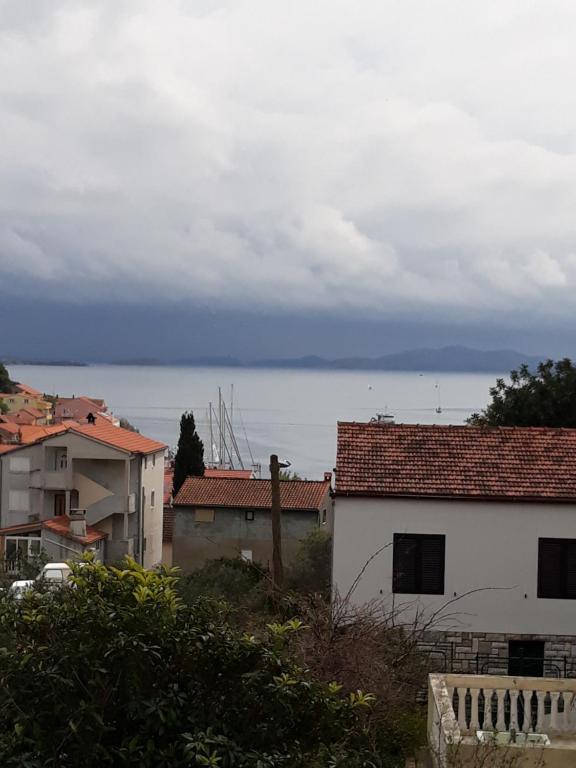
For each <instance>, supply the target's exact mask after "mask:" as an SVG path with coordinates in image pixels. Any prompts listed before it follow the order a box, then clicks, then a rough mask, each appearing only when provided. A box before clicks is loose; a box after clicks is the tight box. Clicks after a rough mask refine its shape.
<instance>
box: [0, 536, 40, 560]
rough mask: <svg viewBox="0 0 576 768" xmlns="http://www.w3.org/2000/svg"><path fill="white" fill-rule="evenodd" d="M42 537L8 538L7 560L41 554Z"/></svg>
mask: <svg viewBox="0 0 576 768" xmlns="http://www.w3.org/2000/svg"><path fill="white" fill-rule="evenodd" d="M40 548H41V545H40V536H6V559H7V560H13V559H15V558H17V557H30V556H31V555H39V554H40Z"/></svg>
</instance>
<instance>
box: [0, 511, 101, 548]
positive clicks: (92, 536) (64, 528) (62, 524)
mask: <svg viewBox="0 0 576 768" xmlns="http://www.w3.org/2000/svg"><path fill="white" fill-rule="evenodd" d="M41 528H46V529H48V530H49V531H52V533H55V534H56V535H57V536H62V537H63V538H65V539H71V540H72V541H78V542H80V544H84V545H90V544H94V543H95V542H96V541H101V540H102V539H106V538H107V537H108V534H107V533H104V531H99V530H98V529H97V528H94V527H93V526H92V525H87V526H86V536H76V535H74V534H73V533H70V518H69V517H67V516H66V515H60V516H59V517H53V518H51V519H50V520H40V521H38V522H36V523H22V524H21V525H9V526H8V527H6V528H0V536H9V535H10V534H12V533H14V534H17V533H32V532H33V531H38V532H40V529H41Z"/></svg>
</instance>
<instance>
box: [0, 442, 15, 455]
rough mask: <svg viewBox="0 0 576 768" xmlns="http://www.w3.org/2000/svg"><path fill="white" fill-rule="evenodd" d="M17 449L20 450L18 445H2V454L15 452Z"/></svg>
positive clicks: (0, 448) (0, 450)
mask: <svg viewBox="0 0 576 768" xmlns="http://www.w3.org/2000/svg"><path fill="white" fill-rule="evenodd" d="M16 448H20V446H19V445H18V444H15V445H0V453H8V451H15V450H16Z"/></svg>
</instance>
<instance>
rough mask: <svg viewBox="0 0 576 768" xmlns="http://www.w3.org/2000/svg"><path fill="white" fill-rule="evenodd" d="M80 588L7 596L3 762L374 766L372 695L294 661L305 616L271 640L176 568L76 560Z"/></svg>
mask: <svg viewBox="0 0 576 768" xmlns="http://www.w3.org/2000/svg"><path fill="white" fill-rule="evenodd" d="M72 569H73V573H74V575H73V577H72V586H71V587H60V588H58V589H45V590H43V591H42V590H32V591H30V592H29V593H26V594H25V595H24V597H23V599H22V600H21V601H14V600H12V599H9V598H5V599H3V600H2V601H0V644H1V646H2V647H1V648H0V764H1V765H2V766H4V767H5V768H16V766H18V768H22V767H23V766H26V767H27V768H56V767H58V768H77V766H83V768H96V767H98V768H112V767H114V768H124V767H125V766H134V768H135V767H136V766H138V767H139V768H184V766H212V768H216V767H217V768H280V767H282V768H321V767H322V768H325V766H333V768H336V766H341V767H342V768H344V766H346V768H368V766H382V765H384V763H383V762H382V761H381V760H380V759H378V758H376V757H375V756H374V753H373V751H372V748H371V746H370V739H369V737H368V731H367V724H368V723H369V717H370V710H371V705H372V702H371V697H370V696H368V695H366V694H363V693H362V692H361V691H358V692H357V693H356V694H354V695H353V696H350V695H349V696H344V695H343V694H342V693H341V692H340V690H339V688H338V686H330V685H326V684H323V683H318V682H315V681H314V680H313V679H312V678H311V677H310V676H309V675H308V674H307V673H305V672H304V671H303V670H302V669H301V668H300V667H298V666H297V665H296V664H295V663H294V662H292V661H291V660H290V656H289V646H290V643H291V640H292V638H293V637H294V636H297V635H298V634H299V633H301V632H302V631H303V628H302V626H301V624H300V623H299V622H298V621H293V622H289V623H287V624H278V625H273V624H272V625H270V626H269V628H268V629H267V631H266V632H267V634H266V636H265V637H263V638H262V639H257V638H255V637H253V636H251V635H248V634H244V633H242V632H241V631H240V630H238V629H234V628H233V627H231V626H230V625H229V624H228V623H227V622H226V620H225V618H224V617H223V614H222V612H221V611H220V608H219V606H218V604H217V603H214V602H213V601H206V600H201V601H198V602H196V603H194V604H193V605H189V606H187V605H184V604H183V603H182V602H181V600H180V599H179V597H178V595H177V592H176V588H175V587H176V581H177V580H176V578H175V575H174V572H172V571H166V570H162V571H160V572H151V571H145V570H144V569H142V568H141V567H140V566H139V565H137V564H136V563H135V562H134V561H133V560H127V561H126V565H125V567H124V568H122V569H115V568H107V567H105V566H104V565H101V564H99V563H96V562H94V561H89V562H88V564H86V565H82V566H79V565H72Z"/></svg>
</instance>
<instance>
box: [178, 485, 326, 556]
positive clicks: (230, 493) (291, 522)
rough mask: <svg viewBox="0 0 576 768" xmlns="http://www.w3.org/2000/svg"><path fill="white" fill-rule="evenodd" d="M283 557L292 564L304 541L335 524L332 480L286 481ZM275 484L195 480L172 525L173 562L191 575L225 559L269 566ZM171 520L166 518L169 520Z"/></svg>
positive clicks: (182, 494)
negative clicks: (307, 537)
mask: <svg viewBox="0 0 576 768" xmlns="http://www.w3.org/2000/svg"><path fill="white" fill-rule="evenodd" d="M280 486H281V488H280V499H281V507H282V553H283V558H284V562H285V563H289V562H290V561H291V560H292V559H293V557H294V556H295V554H296V552H297V551H298V549H299V547H300V545H301V542H302V540H303V539H305V538H306V536H308V534H309V533H310V532H311V531H313V530H315V529H316V528H318V527H319V526H322V525H324V526H326V527H327V528H328V529H330V528H331V525H332V498H331V493H330V477H329V475H327V476H326V479H325V480H323V481H306V480H302V481H284V482H281V483H280ZM271 506H272V496H271V483H270V480H254V479H236V478H219V477H189V478H188V479H187V480H186V482H185V483H184V485H183V486H182V488H181V489H180V491H179V492H178V494H177V496H176V498H175V499H174V502H173V507H172V514H171V517H170V519H169V520H168V521H167V522H168V525H169V526H170V529H171V536H172V541H171V544H172V563H173V564H174V565H177V566H179V567H180V568H182V569H183V570H185V571H190V570H194V569H196V568H200V567H202V565H204V564H205V563H206V562H207V561H208V560H214V559H217V558H220V557H230V558H234V557H243V558H245V559H246V560H250V561H255V562H259V563H261V564H263V565H265V566H269V565H270V564H271V558H272V521H271ZM165 520H166V518H165Z"/></svg>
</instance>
